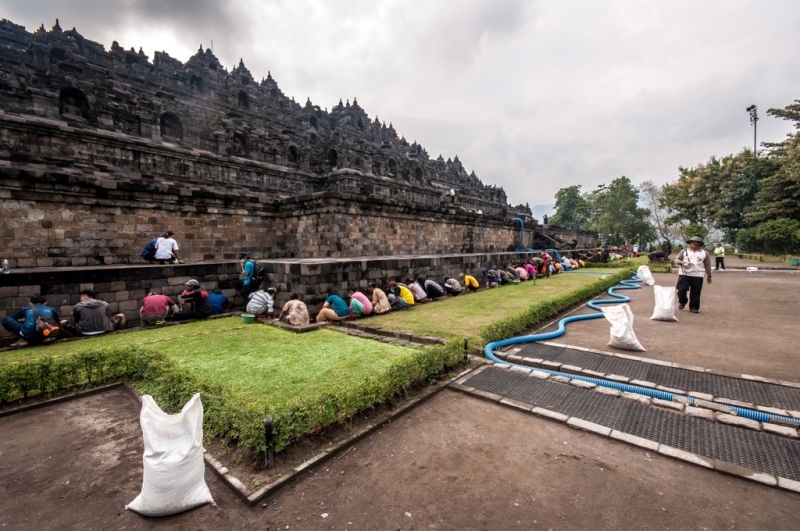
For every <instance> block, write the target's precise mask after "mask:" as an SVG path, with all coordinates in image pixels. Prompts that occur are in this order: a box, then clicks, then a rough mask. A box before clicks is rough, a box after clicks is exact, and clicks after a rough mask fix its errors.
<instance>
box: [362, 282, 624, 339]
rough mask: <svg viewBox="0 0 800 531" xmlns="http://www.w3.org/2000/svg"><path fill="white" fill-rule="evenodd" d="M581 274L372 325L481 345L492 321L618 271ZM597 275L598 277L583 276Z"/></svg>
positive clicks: (418, 308)
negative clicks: (463, 338)
mask: <svg viewBox="0 0 800 531" xmlns="http://www.w3.org/2000/svg"><path fill="white" fill-rule="evenodd" d="M580 271H581V272H582V273H565V274H558V275H555V276H552V277H550V278H549V279H538V280H537V281H536V285H534V284H533V282H522V283H520V284H517V285H507V286H502V287H499V288H495V289H489V290H481V291H479V292H477V293H470V294H468V295H459V296H458V297H450V298H447V299H445V300H441V301H436V302H433V303H427V304H419V305H415V306H414V307H413V308H412V309H410V310H404V311H400V312H392V313H391V314H389V315H386V316H381V317H379V318H374V319H372V320H370V321H369V323H370V324H372V325H375V326H379V327H381V328H388V329H392V330H402V331H404V332H411V333H413V334H416V335H421V336H433V337H442V338H447V339H455V338H462V337H464V336H467V337H468V338H469V340H470V344H472V345H482V344H483V341H482V339H481V330H482V329H483V328H485V327H487V326H489V325H490V324H492V323H493V322H496V321H499V320H501V319H505V318H507V317H511V316H514V315H517V314H519V313H520V312H522V311H524V310H526V309H528V308H529V307H530V306H532V305H534V304H541V303H547V302H549V301H553V300H555V299H558V298H559V297H561V296H563V295H564V294H565V293H568V292H570V291H574V290H577V289H580V288H583V287H585V286H589V285H590V284H592V283H594V282H597V281H598V280H599V279H600V277H601V276H602V275H606V276H611V275H614V274H616V273H618V272H619V271H621V270H618V269H582V270H580ZM584 273H595V274H584Z"/></svg>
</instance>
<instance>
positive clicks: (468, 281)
mask: <svg viewBox="0 0 800 531" xmlns="http://www.w3.org/2000/svg"><path fill="white" fill-rule="evenodd" d="M458 278H459V279H461V280H463V281H464V287H465V288H466V289H468V290H470V291H475V290H477V289H478V288H479V287H481V285H480V284H478V280H477V279H476V278H475V277H471V276H469V275H465V274H464V273H461V274H460V275H458Z"/></svg>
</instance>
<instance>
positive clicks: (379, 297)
mask: <svg viewBox="0 0 800 531" xmlns="http://www.w3.org/2000/svg"><path fill="white" fill-rule="evenodd" d="M367 289H368V290H369V292H370V293H371V294H372V312H373V313H375V314H377V315H380V314H382V313H386V312H388V311H389V310H391V309H392V305H391V304H390V303H389V299H388V298H387V297H386V293H384V291H383V290H382V289H381V288H379V287H378V284H376V283H375V282H370V283H369V285H368V286H367Z"/></svg>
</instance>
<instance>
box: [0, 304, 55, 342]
mask: <svg viewBox="0 0 800 531" xmlns="http://www.w3.org/2000/svg"><path fill="white" fill-rule="evenodd" d="M46 303H47V299H46V298H44V297H42V296H41V295H34V296H33V297H31V302H30V303H28V306H26V307H25V308H22V309H21V310H18V311H17V312H16V313H15V314H14V315H10V316H8V317H6V318H4V319H3V328H5V329H6V330H8V331H9V332H11V333H12V334H14V335H15V336H17V337H18V338H19V341H17V342H16V343H14V344H13V345H11V346H12V347H24V346H26V345H29V344H35V343H41V342H42V341H44V339H45V338H44V336H41V335H39V334H37V333H36V317H37V315H38V316H39V317H52V318H53V319H55V321H56V323H58V322H59V317H58V311H57V310H56V309H55V308H51V307H50V306H46ZM34 309H35V312H34Z"/></svg>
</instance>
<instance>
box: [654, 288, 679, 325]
mask: <svg viewBox="0 0 800 531" xmlns="http://www.w3.org/2000/svg"><path fill="white" fill-rule="evenodd" d="M653 293H654V294H655V296H656V307H655V309H654V310H653V315H652V317H650V319H653V320H656V321H677V320H678V318H677V317H675V288H674V287H673V286H670V287H664V286H653Z"/></svg>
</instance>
